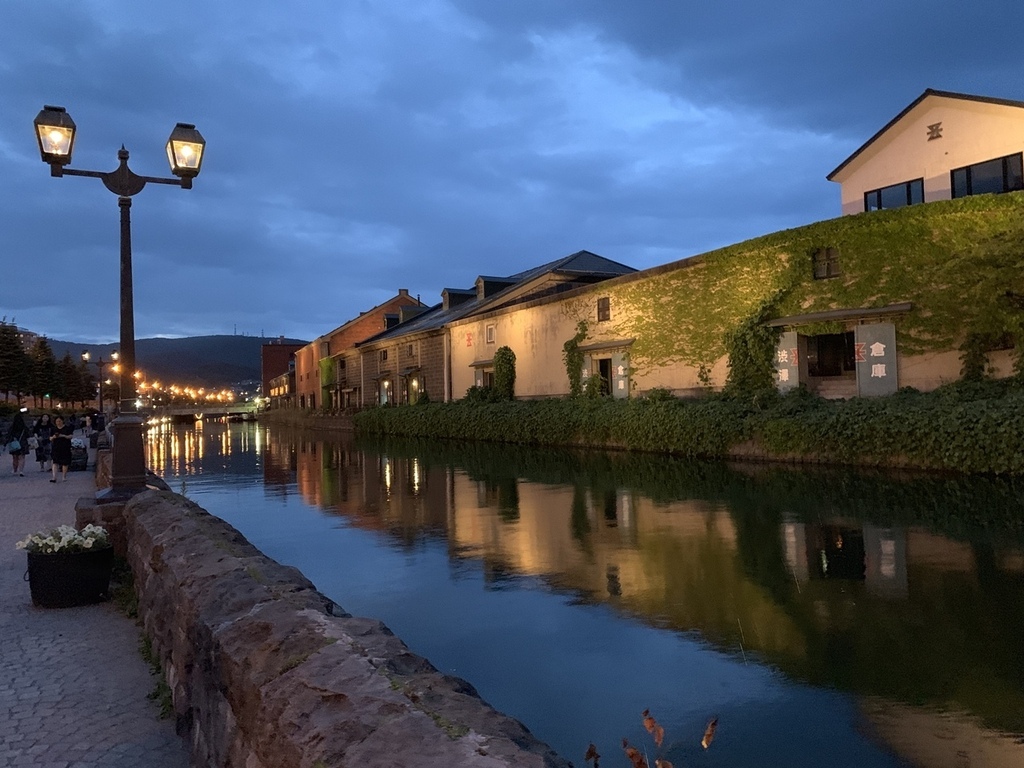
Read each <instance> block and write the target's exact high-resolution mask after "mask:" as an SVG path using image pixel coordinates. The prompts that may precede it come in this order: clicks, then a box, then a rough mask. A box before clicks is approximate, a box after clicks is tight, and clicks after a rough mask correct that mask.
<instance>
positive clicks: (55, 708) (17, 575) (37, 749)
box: [0, 449, 188, 768]
mask: <svg viewBox="0 0 1024 768" xmlns="http://www.w3.org/2000/svg"><path fill="white" fill-rule="evenodd" d="M95 453H96V452H95V450H92V449H90V451H89V459H90V461H89V469H88V470H87V471H84V472H69V473H68V476H67V477H68V480H67V482H61V481H60V480H58V481H57V483H56V484H54V483H51V482H49V480H50V472H49V471H46V472H40V471H39V465H38V464H37V463H36V462H34V461H32V460H31V459H33V458H34V456H32V455H29V456H28V457H27V458H28V459H29V461H28V465H27V466H26V467H25V476H24V477H18V476H16V475H12V474H11V461H10V458H9V457H8V456H7V454H6V453H4V454H3V456H0V713H2V714H0V765H3V766H11V767H12V768H14V767H15V766H46V767H47V768H138V766H146V767H147V768H186V766H188V754H187V750H186V747H185V745H184V743H183V742H182V740H181V739H180V738H179V737H178V736H177V735H175V733H174V721H173V720H172V719H161V718H160V707H159V704H158V703H157V702H155V701H151V700H149V699H148V698H147V695H148V694H149V693H150V692H151V691H152V690H153V689H154V688H155V686H156V683H157V679H156V678H155V677H153V675H152V674H151V673H150V669H149V665H148V664H147V663H146V662H145V661H144V660H143V658H142V655H141V653H140V641H141V636H142V635H141V630H140V629H139V627H138V626H136V624H135V623H134V622H133V621H132V620H131V619H129V618H127V617H126V616H124V615H123V614H122V613H120V612H118V611H117V609H116V608H115V607H114V606H113V605H112V604H110V603H101V604H99V605H89V606H83V607H80V608H59V609H54V608H36V607H34V606H33V605H32V599H31V596H30V594H29V587H28V582H27V581H25V580H24V574H25V571H26V556H25V553H24V552H23V551H22V550H20V549H16V548H15V546H14V545H15V542H17V541H20V540H21V539H23V538H25V537H26V536H27V535H29V534H30V533H35V532H36V531H40V530H47V529H50V528H54V527H56V526H58V525H64V524H66V525H74V522H75V502H76V501H77V500H78V499H79V498H80V497H82V496H91V495H93V494H94V493H95V491H96V488H95V484H94V483H95V473H94V472H93V466H94V460H95Z"/></svg>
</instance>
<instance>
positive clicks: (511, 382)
mask: <svg viewBox="0 0 1024 768" xmlns="http://www.w3.org/2000/svg"><path fill="white" fill-rule="evenodd" d="M494 393H495V395H496V397H497V398H498V399H499V400H513V399H515V396H516V353H515V352H513V351H512V348H511V347H498V349H497V351H496V352H495V353H494Z"/></svg>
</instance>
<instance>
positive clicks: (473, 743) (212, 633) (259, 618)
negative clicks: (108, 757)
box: [125, 491, 569, 768]
mask: <svg viewBox="0 0 1024 768" xmlns="http://www.w3.org/2000/svg"><path fill="white" fill-rule="evenodd" d="M125 525H126V534H127V537H126V538H127V542H128V560H129V563H130V564H131V568H132V571H133V573H134V576H135V588H136V592H137V594H138V598H139V616H140V619H141V621H142V624H143V628H144V631H145V633H146V635H147V636H148V637H149V639H150V640H151V642H152V646H153V650H154V653H155V654H156V655H157V657H158V658H159V659H160V661H161V662H162V665H163V669H164V672H165V674H166V677H167V682H168V685H169V686H170V688H171V691H172V696H173V703H174V712H175V716H176V722H177V727H178V732H179V733H180V734H181V735H182V736H184V737H186V738H187V739H188V741H189V745H190V750H191V761H192V765H195V766H204V768H205V767H206V766H239V767H241V766H244V767H245V768H290V767H291V766H295V767H296V768H298V767H302V768H329V767H330V766H349V765H351V766H355V765H358V766H361V767H362V768H366V767H368V766H388V768H393V767H394V766H398V765H400V766H404V767H405V768H418V767H419V766H424V767H425V766H481V767H483V766H487V767H488V768H501V766H536V767H537V768H540V767H542V766H548V767H551V768H554V767H555V766H559V767H562V768H564V767H565V766H568V765H569V763H567V762H565V761H564V760H562V759H561V758H559V757H558V756H557V755H556V754H555V753H554V752H553V751H552V750H551V749H550V748H549V747H547V746H546V745H544V744H543V743H541V742H540V741H538V740H537V739H536V738H534V737H533V736H532V735H531V734H530V732H529V731H527V730H526V728H525V727H524V726H523V725H522V724H521V723H519V722H518V721H516V720H514V719H512V718H510V717H508V716H506V715H502V714H501V713H499V712H497V711H495V710H494V709H493V708H491V707H490V706H488V705H487V704H486V703H484V702H483V701H482V700H481V699H480V698H479V696H478V695H477V693H476V691H474V690H473V688H472V687H471V686H470V685H469V684H468V683H466V682H464V681H462V680H459V679H456V678H453V677H448V676H445V675H443V674H441V673H440V672H438V671H437V670H436V669H434V668H433V667H432V666H431V665H430V664H429V663H428V662H427V661H426V660H425V659H423V658H421V657H418V656H415V655H414V654H412V653H411V652H410V651H409V650H408V648H406V646H405V645H404V644H403V643H402V642H401V641H400V640H399V639H398V638H397V637H395V636H394V635H393V634H392V633H391V632H390V631H389V630H388V628H387V627H385V626H384V625H383V624H381V623H380V622H379V621H375V620H372V619H364V618H356V617H353V616H350V615H348V614H346V613H344V612H343V611H342V610H341V609H340V608H339V607H338V606H337V605H335V604H334V603H333V602H331V600H329V599H328V598H326V597H325V596H324V595H322V594H321V593H319V592H318V591H317V590H316V588H315V587H314V586H313V584H312V583H310V582H309V581H308V580H307V579H306V578H305V577H304V576H303V575H302V574H301V573H300V572H299V571H297V570H296V569H294V568H290V567H286V566H282V565H280V564H279V563H277V562H275V561H273V560H271V559H270V558H268V557H266V556H265V555H263V554H262V553H261V552H260V551H259V550H257V549H256V548H255V547H253V546H252V545H251V544H249V542H248V541H246V540H245V538H244V537H243V536H242V535H241V534H240V533H239V532H238V531H236V530H235V529H234V528H232V527H231V526H230V525H228V524H227V523H225V522H224V521H222V520H220V519H218V518H216V517H213V516H212V515H210V514H209V513H207V512H206V511H204V510H203V509H201V508H200V507H198V506H196V505H195V504H194V503H192V502H190V501H188V500H187V499H185V498H183V497H181V496H178V495H175V494H173V493H170V492H164V491H149V492H147V493H144V494H140V495H139V496H136V497H135V498H134V499H132V501H130V502H129V503H128V504H127V505H126V507H125Z"/></svg>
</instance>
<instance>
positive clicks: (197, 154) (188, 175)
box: [167, 123, 206, 187]
mask: <svg viewBox="0 0 1024 768" xmlns="http://www.w3.org/2000/svg"><path fill="white" fill-rule="evenodd" d="M205 146H206V139H204V138H203V135H202V134H201V133H199V131H197V130H196V127H195V126H194V125H192V124H191V123H178V124H177V125H176V126H174V130H173V131H171V137H170V138H169V139H167V162H168V163H170V164H171V173H173V174H174V175H175V176H177V177H179V178H180V179H181V185H182V186H183V187H188V186H191V182H192V179H194V178H195V177H196V176H198V175H199V170H200V168H201V167H202V165H203V148H204V147H205Z"/></svg>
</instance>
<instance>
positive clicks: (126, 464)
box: [96, 413, 146, 504]
mask: <svg viewBox="0 0 1024 768" xmlns="http://www.w3.org/2000/svg"><path fill="white" fill-rule="evenodd" d="M142 425H143V418H142V417H141V416H139V415H138V414H136V413H123V414H121V415H120V416H118V417H117V418H116V419H114V421H113V423H112V424H111V425H110V426H111V430H112V432H113V437H114V446H113V448H114V451H113V456H112V461H111V464H110V488H108V489H106V490H105V491H103V492H102V493H100V494H97V496H96V500H97V501H98V502H100V503H101V504H103V503H110V502H116V501H126V500H128V499H130V498H131V497H132V496H134V495H135V494H137V493H142V492H143V491H144V490H146V452H145V445H144V443H143V439H142Z"/></svg>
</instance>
